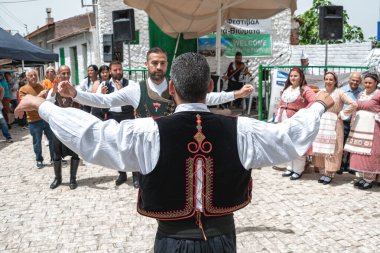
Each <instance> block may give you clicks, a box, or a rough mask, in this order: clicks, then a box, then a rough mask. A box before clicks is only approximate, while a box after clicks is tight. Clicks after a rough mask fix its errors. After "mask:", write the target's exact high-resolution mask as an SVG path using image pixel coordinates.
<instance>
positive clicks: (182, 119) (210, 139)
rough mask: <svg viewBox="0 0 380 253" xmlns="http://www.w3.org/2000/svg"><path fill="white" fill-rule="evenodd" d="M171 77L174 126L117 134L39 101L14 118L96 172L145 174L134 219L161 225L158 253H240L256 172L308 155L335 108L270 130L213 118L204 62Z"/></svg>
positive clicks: (191, 58) (165, 120) (115, 127)
mask: <svg viewBox="0 0 380 253" xmlns="http://www.w3.org/2000/svg"><path fill="white" fill-rule="evenodd" d="M171 77H172V79H171V80H170V82H169V94H170V95H171V96H173V98H174V100H175V102H176V104H177V107H176V110H175V113H174V114H172V115H170V116H167V117H161V118H152V117H150V118H140V119H135V120H125V121H122V122H121V123H120V124H119V123H117V122H116V121H113V120H108V121H101V120H99V119H98V118H96V117H94V116H93V115H90V114H86V113H84V112H82V111H80V110H76V109H72V108H67V109H62V108H59V107H56V106H53V105H51V103H49V102H44V100H43V99H42V98H34V97H28V99H25V100H24V101H23V102H22V103H21V104H20V105H19V107H18V108H17V110H16V114H17V115H22V113H23V110H38V112H39V113H40V114H41V116H42V117H43V118H44V119H45V120H48V121H49V123H50V124H51V126H52V129H53V131H54V133H55V134H56V136H57V137H58V138H60V139H61V140H62V141H64V142H65V144H67V145H68V146H69V147H70V148H72V149H73V150H75V151H77V152H79V154H80V155H81V156H82V157H83V158H85V159H86V160H88V161H89V162H91V163H95V164H99V165H101V166H105V167H109V168H113V169H116V170H128V169H129V168H135V169H136V170H137V171H139V172H140V173H141V174H142V176H141V180H140V182H141V185H140V191H139V196H138V205H137V211H138V212H139V213H140V214H142V215H145V216H148V217H152V218H155V219H157V221H158V231H157V235H156V241H155V252H157V253H161V252H165V253H171V252H215V253H216V252H217V253H220V252H236V232H235V224H234V218H233V212H234V211H236V210H239V209H241V208H243V207H244V206H246V205H248V204H249V202H250V201H251V198H252V196H251V189H252V178H251V168H255V167H261V166H265V165H270V164H274V163H282V162H285V161H289V160H292V159H294V158H296V157H298V156H299V155H302V154H304V153H305V152H306V150H307V149H308V147H309V146H310V144H311V142H312V140H313V139H314V138H315V136H316V134H317V132H318V127H319V120H320V117H321V115H322V114H323V113H324V112H325V111H326V109H327V108H329V107H331V106H332V104H333V101H332V99H331V97H330V96H328V95H327V94H326V93H320V94H319V95H318V97H317V99H316V102H315V103H314V104H313V105H312V106H311V107H310V108H308V109H302V110H300V111H299V112H298V113H296V114H295V115H294V116H293V117H292V118H290V119H289V120H287V121H285V122H283V123H279V124H268V123H265V122H262V121H258V120H255V119H252V118H245V117H227V116H222V115H217V114H212V113H210V112H209V110H208V109H207V106H206V104H205V102H206V93H207V92H210V91H211V90H213V82H212V80H211V78H210V68H209V66H208V63H207V60H206V59H205V58H204V57H203V56H201V55H199V54H196V53H186V54H183V55H181V56H179V57H177V58H176V59H175V60H174V62H173V65H172V69H171ZM64 89H67V86H64V85H63V86H61V87H60V89H59V90H60V92H63V90H64ZM64 122H70V124H63V123H64ZM88 147H92V148H91V149H89V148H88Z"/></svg>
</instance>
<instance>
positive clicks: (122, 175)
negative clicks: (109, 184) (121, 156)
mask: <svg viewBox="0 0 380 253" xmlns="http://www.w3.org/2000/svg"><path fill="white" fill-rule="evenodd" d="M126 181H127V173H126V172H119V177H118V178H117V179H116V181H115V184H116V185H118V186H119V185H121V184H123V183H125V182H126Z"/></svg>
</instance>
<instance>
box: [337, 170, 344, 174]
mask: <svg viewBox="0 0 380 253" xmlns="http://www.w3.org/2000/svg"><path fill="white" fill-rule="evenodd" d="M343 171H344V170H343V169H342V168H340V170H338V171H337V172H336V174H338V175H342V174H343Z"/></svg>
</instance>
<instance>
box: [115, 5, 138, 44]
mask: <svg viewBox="0 0 380 253" xmlns="http://www.w3.org/2000/svg"><path fill="white" fill-rule="evenodd" d="M112 23H113V39H114V41H116V42H118V41H133V40H135V12H134V10H133V9H126V10H118V11H113V12H112Z"/></svg>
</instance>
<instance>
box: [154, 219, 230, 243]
mask: <svg viewBox="0 0 380 253" xmlns="http://www.w3.org/2000/svg"><path fill="white" fill-rule="evenodd" d="M201 221H202V226H203V231H204V234H205V236H206V237H214V236H220V235H223V234H228V233H231V232H233V231H235V222H234V216H233V214H228V215H224V216H216V217H207V216H204V215H203V214H202V215H201ZM157 222H158V232H159V233H160V234H161V235H162V236H166V237H171V238H181V239H199V240H203V239H204V235H203V233H202V231H201V230H200V229H199V226H198V224H197V219H196V216H194V217H191V218H187V219H183V220H157Z"/></svg>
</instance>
